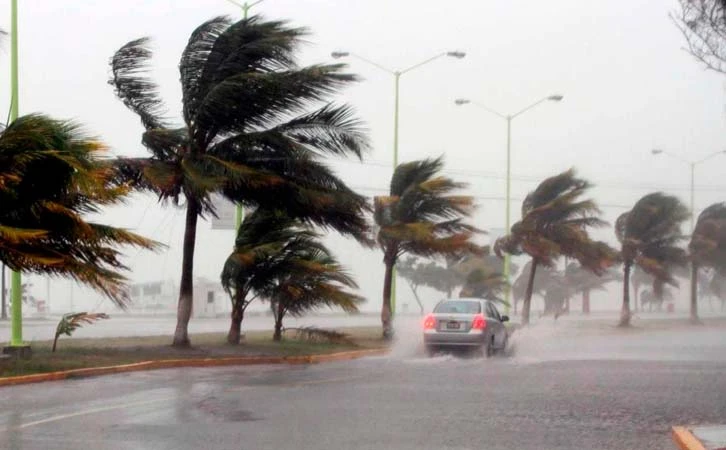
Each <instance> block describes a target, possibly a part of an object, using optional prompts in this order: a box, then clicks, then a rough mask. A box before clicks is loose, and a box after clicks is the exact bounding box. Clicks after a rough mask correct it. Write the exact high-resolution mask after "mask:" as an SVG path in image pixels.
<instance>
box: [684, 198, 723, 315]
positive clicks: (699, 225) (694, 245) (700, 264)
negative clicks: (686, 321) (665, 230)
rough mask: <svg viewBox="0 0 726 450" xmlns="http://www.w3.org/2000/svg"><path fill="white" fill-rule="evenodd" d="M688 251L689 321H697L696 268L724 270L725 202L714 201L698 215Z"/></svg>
mask: <svg viewBox="0 0 726 450" xmlns="http://www.w3.org/2000/svg"><path fill="white" fill-rule="evenodd" d="M688 251H689V254H690V255H689V256H690V260H691V321H692V322H694V323H698V322H699V319H698V270H699V269H700V268H712V269H714V270H716V271H718V272H723V271H725V270H726V203H714V204H713V205H711V206H709V207H708V208H706V209H704V210H703V211H702V212H701V214H699V215H698V221H697V222H696V227H695V228H694V230H693V234H692V235H691V241H690V243H689V244H688Z"/></svg>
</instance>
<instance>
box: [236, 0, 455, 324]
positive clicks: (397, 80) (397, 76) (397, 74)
mask: <svg viewBox="0 0 726 450" xmlns="http://www.w3.org/2000/svg"><path fill="white" fill-rule="evenodd" d="M230 1H231V0H230ZM330 56H332V57H333V58H335V59H338V58H345V57H349V56H352V57H354V58H356V59H358V60H361V61H363V62H365V63H366V64H369V65H371V66H374V67H376V68H378V69H380V70H382V71H384V72H387V73H389V74H391V75H393V79H394V107H393V170H394V171H395V170H396V167H398V117H399V99H400V95H399V94H400V84H401V75H403V74H405V73H407V72H411V71H412V70H414V69H418V68H419V67H421V66H424V65H426V64H428V63H430V62H432V61H434V60H437V59H439V58H441V57H443V56H448V57H451V58H457V59H461V58H463V57H465V56H466V53H465V52H462V51H458V50H455V51H448V52H442V53H437V54H436V55H434V56H432V57H430V58H428V59H425V60H423V61H421V62H420V63H417V64H414V65H412V66H409V67H408V68H406V69H403V70H392V69H389V68H387V67H385V66H383V65H381V64H378V63H377V62H375V61H371V60H370V59H367V58H364V57H362V56H360V55H356V54H355V53H351V52H346V51H334V52H332V53H331V54H330ZM395 314H396V268H395V267H394V268H393V275H392V279H391V318H393V316H395Z"/></svg>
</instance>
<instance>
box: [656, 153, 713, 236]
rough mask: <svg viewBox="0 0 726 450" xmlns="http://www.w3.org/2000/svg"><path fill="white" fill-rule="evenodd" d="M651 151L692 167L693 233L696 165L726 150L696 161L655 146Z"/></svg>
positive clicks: (693, 225) (693, 224) (692, 224)
mask: <svg viewBox="0 0 726 450" xmlns="http://www.w3.org/2000/svg"><path fill="white" fill-rule="evenodd" d="M650 153H651V154H653V155H666V156H669V157H671V158H673V159H675V160H678V161H680V162H682V163H684V164H688V166H689V167H690V168H691V205H690V206H691V233H693V230H694V229H695V226H696V225H695V222H696V201H695V198H696V194H695V192H696V166H697V165H699V164H701V163H703V162H706V161H707V160H709V159H711V158H713V157H714V156H717V155H721V154H724V153H726V150H719V151H717V152H713V153H710V154H708V155H706V156H704V157H703V158H701V159H697V160H694V161H690V160H687V159H685V158H682V157H680V156H678V155H676V154H674V153H671V152H668V151H665V150H662V149H659V148H654V149H653V150H651V151H650Z"/></svg>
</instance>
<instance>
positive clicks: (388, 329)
mask: <svg viewBox="0 0 726 450" xmlns="http://www.w3.org/2000/svg"><path fill="white" fill-rule="evenodd" d="M385 265H386V273H385V275H384V276H383V305H381V327H382V328H383V339H384V340H390V339H391V338H392V337H393V324H392V323H391V283H392V280H393V262H389V261H388V258H386V261H385Z"/></svg>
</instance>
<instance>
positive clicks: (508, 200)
mask: <svg viewBox="0 0 726 450" xmlns="http://www.w3.org/2000/svg"><path fill="white" fill-rule="evenodd" d="M563 98H564V96H562V95H560V94H554V95H548V96H547V97H543V98H541V99H539V100H537V101H536V102H534V103H532V104H531V105H529V106H527V107H526V108H524V109H521V110H519V111H518V112H516V113H514V114H509V115H505V114H502V113H500V112H498V111H496V110H494V109H491V108H489V107H488V106H485V105H483V104H481V103H477V102H472V101H471V100H469V99H466V98H458V99H456V100H454V103H455V104H456V105H457V106H463V105H468V104H471V105H473V106H476V107H478V108H481V109H483V110H486V111H488V112H489V113H491V114H494V115H495V116H497V117H499V118H501V119H504V120H506V121H507V174H506V179H507V190H506V199H505V202H506V203H505V206H504V210H505V213H504V230H505V232H506V233H508V232H509V227H510V226H511V224H510V221H511V200H512V120H514V119H515V118H517V117H519V116H521V115H522V114H524V113H525V112H527V111H529V110H530V109H532V108H534V107H535V106H537V105H539V104H540V103H543V102H546V101H553V102H559V101H561V100H562V99H563ZM510 266H511V256H510V255H509V254H508V253H505V254H504V270H503V272H504V274H503V275H504V281H505V286H504V301H505V307H504V308H505V311H506V312H507V313H509V301H510V298H511V295H512V294H511V289H510V284H509V278H510ZM514 313H515V314H516V313H517V310H516V309H515V310H514Z"/></svg>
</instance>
